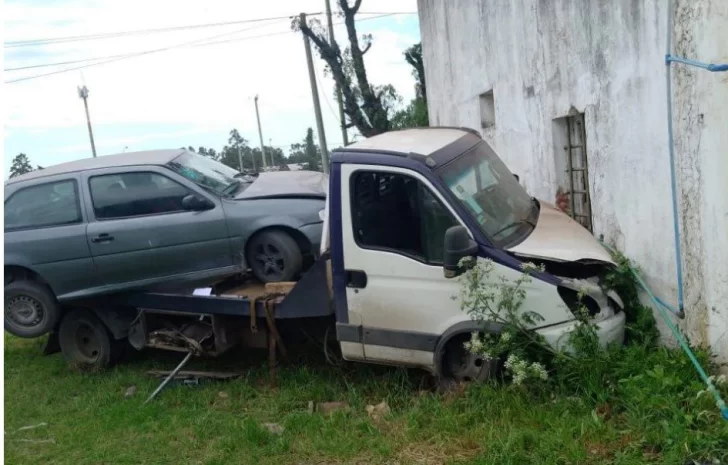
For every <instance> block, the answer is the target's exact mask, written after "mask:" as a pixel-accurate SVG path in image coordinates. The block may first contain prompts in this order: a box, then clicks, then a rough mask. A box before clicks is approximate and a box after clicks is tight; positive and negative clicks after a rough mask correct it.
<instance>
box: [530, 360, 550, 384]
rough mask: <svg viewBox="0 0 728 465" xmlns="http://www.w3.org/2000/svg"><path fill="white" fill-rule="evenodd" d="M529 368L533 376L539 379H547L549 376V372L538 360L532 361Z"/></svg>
mask: <svg viewBox="0 0 728 465" xmlns="http://www.w3.org/2000/svg"><path fill="white" fill-rule="evenodd" d="M531 370H532V371H533V372H534V374H535V377H537V378H539V379H542V380H547V379H548V378H549V374H548V373H547V372H546V367H544V366H543V365H542V364H540V363H538V362H534V363H533V364H532V365H531Z"/></svg>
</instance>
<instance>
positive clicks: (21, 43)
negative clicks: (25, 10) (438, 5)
mask: <svg viewBox="0 0 728 465" xmlns="http://www.w3.org/2000/svg"><path fill="white" fill-rule="evenodd" d="M306 14H307V15H308V16H316V15H321V14H323V13H322V12H315V13H306ZM358 14H360V15H409V14H417V12H411V11H408V12H403V11H394V12H361V13H358ZM294 17H295V15H288V16H275V17H270V18H256V19H243V20H238V21H224V22H217V23H205V24H188V25H184V26H171V27H163V28H154V29H137V30H131V31H118V32H106V33H99V34H86V35H77V36H65V37H45V38H40V39H25V40H14V41H9V42H5V43H4V47H5V48H17V47H31V46H39V45H53V44H61V43H67V42H78V41H87V40H103V39H114V38H118V37H126V36H131V35H145V34H159V33H165V32H174V31H183V30H191V29H203V28H210V27H221V26H231V25H235V24H244V23H254V22H261V21H272V20H281V19H292V18H294Z"/></svg>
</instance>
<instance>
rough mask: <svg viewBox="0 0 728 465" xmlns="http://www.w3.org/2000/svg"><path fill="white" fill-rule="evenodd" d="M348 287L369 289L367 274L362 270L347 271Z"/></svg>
mask: <svg viewBox="0 0 728 465" xmlns="http://www.w3.org/2000/svg"><path fill="white" fill-rule="evenodd" d="M345 273H346V287H352V288H354V289H364V288H365V287H367V274H366V273H365V272H364V271H362V270H345Z"/></svg>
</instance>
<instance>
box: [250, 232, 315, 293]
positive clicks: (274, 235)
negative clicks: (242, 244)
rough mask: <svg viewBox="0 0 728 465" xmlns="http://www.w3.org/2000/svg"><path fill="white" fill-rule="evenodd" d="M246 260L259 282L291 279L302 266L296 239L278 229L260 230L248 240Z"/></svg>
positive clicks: (301, 256) (301, 257)
mask: <svg viewBox="0 0 728 465" xmlns="http://www.w3.org/2000/svg"><path fill="white" fill-rule="evenodd" d="M247 260H248V263H249V264H250V268H251V270H252V271H253V274H254V275H255V277H256V278H258V279H259V280H260V281H261V282H264V283H272V282H280V281H292V280H294V279H295V278H296V276H298V274H299V273H300V272H301V269H302V268H303V255H302V253H301V249H300V248H299V247H298V244H297V243H296V241H295V240H294V239H293V238H292V237H291V236H290V235H288V234H286V233H285V232H283V231H280V230H267V231H262V232H260V233H258V234H256V235H255V236H253V238H252V239H251V240H250V244H249V246H248V254H247Z"/></svg>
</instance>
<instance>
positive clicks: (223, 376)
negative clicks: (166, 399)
mask: <svg viewBox="0 0 728 465" xmlns="http://www.w3.org/2000/svg"><path fill="white" fill-rule="evenodd" d="M170 373H171V371H163V370H149V371H147V374H148V375H149V376H153V377H155V378H160V379H162V378H166V377H167V376H169V374H170ZM241 376H243V374H242V373H235V372H232V371H230V372H227V371H185V370H181V371H178V372H177V374H175V376H174V380H175V381H200V380H204V379H211V380H217V381H228V380H231V379H236V378H240V377H241Z"/></svg>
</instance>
